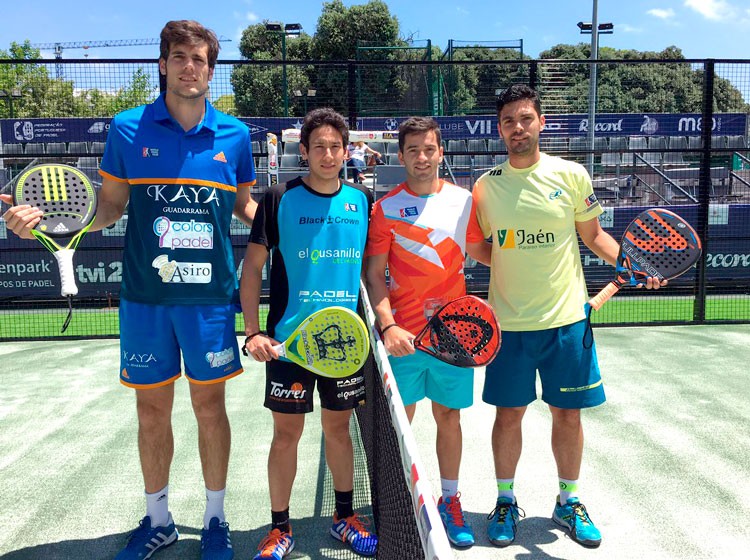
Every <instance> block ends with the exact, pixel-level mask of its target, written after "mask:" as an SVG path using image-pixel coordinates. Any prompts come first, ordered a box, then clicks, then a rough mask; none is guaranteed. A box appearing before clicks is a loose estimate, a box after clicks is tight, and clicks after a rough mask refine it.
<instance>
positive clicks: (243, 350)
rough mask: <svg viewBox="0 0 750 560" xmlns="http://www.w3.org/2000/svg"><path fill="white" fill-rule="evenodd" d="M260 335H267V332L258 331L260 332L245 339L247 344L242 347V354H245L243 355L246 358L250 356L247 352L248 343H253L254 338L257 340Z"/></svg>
mask: <svg viewBox="0 0 750 560" xmlns="http://www.w3.org/2000/svg"><path fill="white" fill-rule="evenodd" d="M259 334H266V331H258V332H254V333H252V334H249V335H247V336H246V337H245V342H244V344H243V345H242V353H243V354H244V355H245V356H249V354H248V352H247V343H248V342H250V341H251V340H252V339H253V338H255V337H256V336H258V335H259Z"/></svg>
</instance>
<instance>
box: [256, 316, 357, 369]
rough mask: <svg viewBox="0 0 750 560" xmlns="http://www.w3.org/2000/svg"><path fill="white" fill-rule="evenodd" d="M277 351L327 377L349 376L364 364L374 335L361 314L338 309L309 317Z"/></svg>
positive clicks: (276, 348) (280, 354)
mask: <svg viewBox="0 0 750 560" xmlns="http://www.w3.org/2000/svg"><path fill="white" fill-rule="evenodd" d="M274 349H275V350H276V351H277V352H278V353H279V356H282V357H284V358H287V359H288V360H290V361H292V362H294V363H295V364H298V365H300V366H302V367H303V368H305V369H307V370H310V371H312V372H313V373H317V374H318V375H322V376H323V377H334V378H340V377H348V376H349V375H352V374H353V373H356V372H357V371H359V370H360V369H361V368H362V366H363V365H364V363H365V360H366V359H367V354H368V352H369V351H370V336H369V334H368V332H367V327H366V326H365V323H364V322H363V321H362V319H360V318H359V315H357V314H356V313H355V312H354V311H352V310H351V309H347V308H345V307H336V306H334V307H327V308H325V309H321V310H320V311H316V312H315V313H313V314H312V315H310V316H308V317H307V318H306V319H305V320H304V321H302V323H301V324H300V325H299V326H298V327H297V328H296V329H294V332H292V334H290V335H289V338H287V339H286V340H285V341H284V342H283V343H281V344H279V345H277V346H274ZM243 350H244V348H243ZM246 355H247V353H246Z"/></svg>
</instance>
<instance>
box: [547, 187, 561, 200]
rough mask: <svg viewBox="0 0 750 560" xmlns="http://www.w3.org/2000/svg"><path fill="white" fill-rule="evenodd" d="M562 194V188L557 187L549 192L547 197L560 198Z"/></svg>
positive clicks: (551, 198)
mask: <svg viewBox="0 0 750 560" xmlns="http://www.w3.org/2000/svg"><path fill="white" fill-rule="evenodd" d="M561 196H562V189H557V190H556V191H555V192H551V193H549V199H550V200H555V199H556V198H560V197H561Z"/></svg>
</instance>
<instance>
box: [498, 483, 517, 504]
mask: <svg viewBox="0 0 750 560" xmlns="http://www.w3.org/2000/svg"><path fill="white" fill-rule="evenodd" d="M495 480H496V481H497V497H498V498H509V499H510V501H511V502H515V500H516V496H515V493H514V490H513V481H514V479H513V478H496V479H495Z"/></svg>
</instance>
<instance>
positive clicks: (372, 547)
mask: <svg viewBox="0 0 750 560" xmlns="http://www.w3.org/2000/svg"><path fill="white" fill-rule="evenodd" d="M367 524H368V522H367V521H366V520H365V518H363V517H362V518H361V517H359V514H356V513H355V514H353V515H351V516H350V517H345V518H344V519H339V518H338V515H337V514H334V515H333V525H332V526H331V536H332V537H333V538H334V539H336V540H339V541H342V542H345V543H346V544H348V545H349V546H350V547H351V548H352V550H353V551H354V552H356V553H357V554H361V555H362V556H375V553H376V552H377V551H378V537H376V536H375V534H374V533H370V532H369V531H368V530H367Z"/></svg>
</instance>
